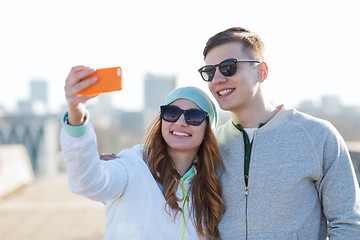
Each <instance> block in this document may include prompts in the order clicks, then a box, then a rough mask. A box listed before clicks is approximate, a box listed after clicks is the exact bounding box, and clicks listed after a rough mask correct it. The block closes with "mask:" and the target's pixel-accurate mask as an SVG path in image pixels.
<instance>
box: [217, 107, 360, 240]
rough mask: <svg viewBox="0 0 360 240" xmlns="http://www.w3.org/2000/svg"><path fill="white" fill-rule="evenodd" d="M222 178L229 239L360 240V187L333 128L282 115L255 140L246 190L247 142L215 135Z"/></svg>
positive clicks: (234, 132) (225, 129)
mask: <svg viewBox="0 0 360 240" xmlns="http://www.w3.org/2000/svg"><path fill="white" fill-rule="evenodd" d="M215 135H216V137H217V140H218V143H219V147H220V150H221V158H222V161H223V165H224V171H223V172H222V175H221V176H220V181H221V185H222V188H223V199H224V202H225V206H226V212H225V214H224V216H223V218H222V220H221V223H220V226H219V231H220V234H221V237H222V239H223V240H227V239H231V240H233V239H237V240H238V239H248V240H262V239H281V240H283V239H284V240H285V239H301V240H312V239H314V240H315V239H316V240H318V239H326V238H327V237H328V238H329V239H331V240H335V239H360V206H359V203H360V195H359V185H358V182H357V179H356V175H355V172H354V168H353V165H352V162H351V159H350V156H349V153H348V150H347V148H346V145H345V142H344V140H343V139H342V137H341V136H340V134H339V133H338V131H337V130H336V129H335V128H334V127H333V126H332V125H331V124H330V123H329V122H327V121H324V120H321V119H317V118H314V117H312V116H309V115H307V114H304V113H300V112H298V111H296V110H294V109H287V108H285V107H282V109H281V110H280V111H279V112H278V113H277V114H276V115H275V116H274V117H273V118H272V119H271V120H270V121H269V122H268V123H266V124H265V125H264V126H263V127H261V128H259V129H258V130H257V131H256V132H255V134H254V138H253V141H252V148H251V158H250V159H251V161H250V167H249V174H248V176H249V178H248V186H247V187H246V185H245V181H244V157H245V151H244V145H245V144H244V135H243V133H242V132H241V131H239V130H238V129H237V128H236V127H235V126H234V124H233V123H232V122H231V120H230V121H228V122H227V123H226V124H224V125H223V126H221V127H220V128H218V129H217V130H216V132H215Z"/></svg>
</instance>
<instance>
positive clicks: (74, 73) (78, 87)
mask: <svg viewBox="0 0 360 240" xmlns="http://www.w3.org/2000/svg"><path fill="white" fill-rule="evenodd" d="M93 73H95V70H94V69H92V68H89V67H86V66H76V67H73V68H72V69H71V70H70V73H69V75H68V76H67V78H66V81H65V87H64V90H65V97H66V102H67V105H68V109H69V115H68V121H69V124H70V125H74V126H79V125H82V124H83V123H84V121H85V113H86V102H87V101H88V100H90V99H92V98H94V97H96V96H97V95H79V92H81V91H83V90H84V89H86V88H88V87H90V86H92V85H94V84H95V83H96V82H97V81H98V78H97V77H90V78H88V79H86V80H84V78H86V77H89V76H90V75H92V74H93Z"/></svg>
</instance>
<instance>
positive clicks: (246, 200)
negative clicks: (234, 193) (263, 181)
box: [245, 186, 249, 240]
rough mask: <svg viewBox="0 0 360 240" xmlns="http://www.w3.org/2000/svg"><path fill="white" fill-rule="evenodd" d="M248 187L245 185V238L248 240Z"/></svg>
mask: <svg viewBox="0 0 360 240" xmlns="http://www.w3.org/2000/svg"><path fill="white" fill-rule="evenodd" d="M248 189H249V187H248V186H246V187H245V231H246V233H245V239H246V240H247V239H248V219H247V210H248V195H249V192H248Z"/></svg>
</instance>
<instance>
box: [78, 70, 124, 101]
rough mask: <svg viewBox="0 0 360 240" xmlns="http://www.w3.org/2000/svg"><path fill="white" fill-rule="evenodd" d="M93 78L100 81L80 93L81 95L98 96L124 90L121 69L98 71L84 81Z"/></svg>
mask: <svg viewBox="0 0 360 240" xmlns="http://www.w3.org/2000/svg"><path fill="white" fill-rule="evenodd" d="M93 77H97V78H98V81H97V82H96V83H95V84H94V85H91V86H90V87H88V88H85V89H84V90H82V91H81V92H79V93H78V94H79V95H97V94H100V93H105V92H113V91H119V90H121V89H122V69H121V67H112V68H101V69H97V70H96V71H95V73H94V74H92V75H90V76H89V77H86V78H84V80H87V79H89V78H93ZM84 80H82V81H84Z"/></svg>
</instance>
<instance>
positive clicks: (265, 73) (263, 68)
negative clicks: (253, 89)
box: [258, 62, 268, 82]
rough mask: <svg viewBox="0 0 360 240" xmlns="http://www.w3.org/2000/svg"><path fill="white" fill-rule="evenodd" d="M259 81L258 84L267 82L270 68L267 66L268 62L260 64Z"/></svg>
mask: <svg viewBox="0 0 360 240" xmlns="http://www.w3.org/2000/svg"><path fill="white" fill-rule="evenodd" d="M259 67H260V69H259V78H258V79H259V80H258V82H263V81H265V79H266V78H267V76H268V66H267V64H266V62H262V63H260V64H259Z"/></svg>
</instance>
